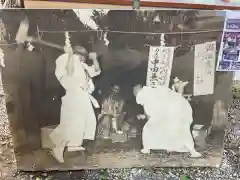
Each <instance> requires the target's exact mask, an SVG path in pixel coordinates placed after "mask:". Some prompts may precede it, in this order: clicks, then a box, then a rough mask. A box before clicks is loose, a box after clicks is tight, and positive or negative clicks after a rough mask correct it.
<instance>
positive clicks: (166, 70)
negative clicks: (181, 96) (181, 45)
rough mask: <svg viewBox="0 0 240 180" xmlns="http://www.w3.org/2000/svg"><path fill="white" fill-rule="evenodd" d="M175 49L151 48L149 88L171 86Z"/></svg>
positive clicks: (148, 76)
mask: <svg viewBox="0 0 240 180" xmlns="http://www.w3.org/2000/svg"><path fill="white" fill-rule="evenodd" d="M173 55H174V47H165V46H151V47H150V50H149V59H148V71H147V82H146V85H147V86H151V87H157V86H166V87H168V86H169V82H170V76H171V71H172V62H173Z"/></svg>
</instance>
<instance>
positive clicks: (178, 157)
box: [0, 9, 232, 171]
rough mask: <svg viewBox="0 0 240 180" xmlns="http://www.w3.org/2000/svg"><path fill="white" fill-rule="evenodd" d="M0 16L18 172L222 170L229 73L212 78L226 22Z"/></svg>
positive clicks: (156, 14)
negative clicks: (194, 167) (141, 168)
mask: <svg viewBox="0 0 240 180" xmlns="http://www.w3.org/2000/svg"><path fill="white" fill-rule="evenodd" d="M0 15H1V29H0V31H1V34H0V35H1V43H0V45H1V46H0V50H1V51H0V58H1V59H0V60H1V61H0V65H1V74H2V81H3V89H4V94H5V99H6V107H7V113H8V118H9V123H10V127H11V132H12V136H13V142H14V146H15V154H16V160H17V165H18V169H20V170H30V171H33V170H34V171H35V170H77V169H97V168H131V167H140V166H141V167H143V166H145V167H149V166H157V167H172V166H174V167H176V166H178V167H189V166H218V165H219V164H220V162H221V157H222V152H223V140H224V135H225V129H226V127H227V110H228V102H229V101H230V100H231V83H232V74H231V73H226V72H216V71H215V69H216V64H217V61H216V54H217V53H218V48H219V46H220V42H218V41H216V40H217V39H219V37H221V31H216V29H219V28H221V27H222V28H223V25H224V19H223V18H222V17H217V16H216V12H214V11H212V12H211V13H209V12H207V11H196V10H187V11H186V10H158V11H148V10H141V11H134V10H94V9H85V10H83V9H79V10H76V9H73V10H52V9H51V10H40V9H38V10H33V9H32V10H26V9H22V10H2V11H1V12H0ZM12 17H14V18H12ZM206 20H207V21H206ZM210 21H211V23H209V22H210ZM199 24H200V25H199ZM206 29H207V31H206ZM183 112H184V113H183Z"/></svg>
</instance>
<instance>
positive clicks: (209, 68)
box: [193, 41, 216, 96]
mask: <svg viewBox="0 0 240 180" xmlns="http://www.w3.org/2000/svg"><path fill="white" fill-rule="evenodd" d="M215 61H216V42H215V41H213V42H207V43H203V44H198V45H195V54H194V83H193V95H194V96H199V95H208V94H213V92H214V71H215Z"/></svg>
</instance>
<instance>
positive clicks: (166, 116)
mask: <svg viewBox="0 0 240 180" xmlns="http://www.w3.org/2000/svg"><path fill="white" fill-rule="evenodd" d="M136 101H137V103H138V104H141V105H142V106H143V107H144V110H145V113H146V114H147V115H148V117H149V119H148V121H147V123H146V124H145V126H144V128H143V134H142V140H143V147H144V149H147V150H150V149H162V150H163V149H164V150H167V151H176V152H188V151H194V149H193V148H194V141H193V138H192V135H191V132H190V125H191V123H192V121H193V118H192V108H191V105H190V104H189V102H188V101H187V100H186V99H185V98H184V97H183V96H182V95H181V94H180V93H176V92H174V91H172V90H170V89H169V88H165V87H157V88H151V87H143V89H141V90H140V92H139V93H138V94H137V97H136Z"/></svg>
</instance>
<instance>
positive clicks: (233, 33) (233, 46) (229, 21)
mask: <svg viewBox="0 0 240 180" xmlns="http://www.w3.org/2000/svg"><path fill="white" fill-rule="evenodd" d="M217 71H240V13H239V12H227V14H226V20H225V24H224V30H223V35H222V40H221V46H220V50H219V55H218V64H217Z"/></svg>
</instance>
